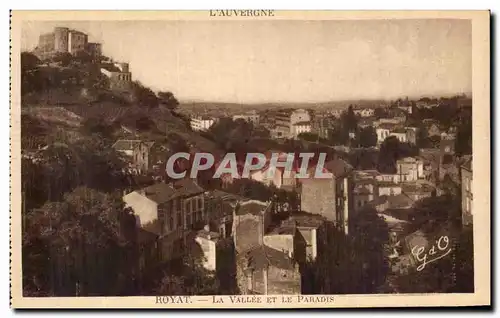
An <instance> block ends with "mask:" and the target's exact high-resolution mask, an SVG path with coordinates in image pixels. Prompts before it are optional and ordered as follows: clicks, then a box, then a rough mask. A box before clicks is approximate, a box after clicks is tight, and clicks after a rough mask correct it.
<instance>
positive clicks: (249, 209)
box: [236, 200, 270, 215]
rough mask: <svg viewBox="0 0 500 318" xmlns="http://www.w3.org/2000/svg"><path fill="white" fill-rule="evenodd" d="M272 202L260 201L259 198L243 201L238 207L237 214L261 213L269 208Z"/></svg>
mask: <svg viewBox="0 0 500 318" xmlns="http://www.w3.org/2000/svg"><path fill="white" fill-rule="evenodd" d="M269 204H270V203H266V202H262V201H258V200H248V201H245V202H242V203H241V204H240V206H239V208H238V209H236V214H237V215H245V214H253V215H261V214H263V213H264V211H265V210H266V209H267V207H268V206H269Z"/></svg>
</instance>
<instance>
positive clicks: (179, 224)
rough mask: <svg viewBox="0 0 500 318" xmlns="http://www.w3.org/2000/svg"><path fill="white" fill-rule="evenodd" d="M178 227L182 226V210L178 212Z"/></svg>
mask: <svg viewBox="0 0 500 318" xmlns="http://www.w3.org/2000/svg"><path fill="white" fill-rule="evenodd" d="M177 227H178V228H180V227H182V216H181V213H180V212H177Z"/></svg>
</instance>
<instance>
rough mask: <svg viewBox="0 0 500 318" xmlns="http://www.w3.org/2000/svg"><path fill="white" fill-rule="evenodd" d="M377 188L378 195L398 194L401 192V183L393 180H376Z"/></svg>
mask: <svg viewBox="0 0 500 318" xmlns="http://www.w3.org/2000/svg"><path fill="white" fill-rule="evenodd" d="M377 188H378V196H379V197H380V196H384V195H386V196H392V195H398V194H401V192H402V189H401V185H400V184H397V183H394V182H387V181H378V182H377Z"/></svg>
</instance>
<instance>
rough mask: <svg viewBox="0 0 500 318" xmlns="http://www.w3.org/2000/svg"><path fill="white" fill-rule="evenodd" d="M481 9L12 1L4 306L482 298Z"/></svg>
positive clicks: (485, 288)
mask: <svg viewBox="0 0 500 318" xmlns="http://www.w3.org/2000/svg"><path fill="white" fill-rule="evenodd" d="M489 30H490V13H489V12H488V11H363V12H362V11H352V12H349V11H339V12H336V11H277V10H207V11H155V12H153V11H13V12H12V14H11V104H10V109H11V152H10V155H11V209H10V216H11V224H10V229H11V230H10V235H11V272H10V275H11V297H12V299H11V306H12V307H14V308H156V309H158V308H166V309H167V308H349V307H353V308H354V307H428V306H489V305H491V300H490V294H491V285H490V278H491V268H490V257H491V255H490V254H491V251H490V130H489V127H490V124H489V123H490V73H489V72H490V55H489V52H490V34H489Z"/></svg>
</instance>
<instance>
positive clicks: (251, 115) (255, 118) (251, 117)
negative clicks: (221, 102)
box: [233, 110, 260, 126]
mask: <svg viewBox="0 0 500 318" xmlns="http://www.w3.org/2000/svg"><path fill="white" fill-rule="evenodd" d="M259 118H260V116H259V114H258V113H257V112H256V111H255V110H253V111H250V112H248V113H245V114H240V115H234V116H233V120H234V121H237V120H238V119H242V120H244V121H247V122H249V123H252V124H253V125H254V126H257V125H259Z"/></svg>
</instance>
